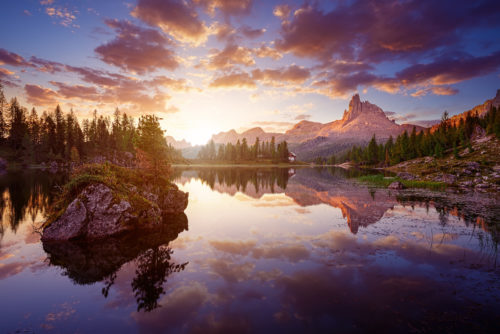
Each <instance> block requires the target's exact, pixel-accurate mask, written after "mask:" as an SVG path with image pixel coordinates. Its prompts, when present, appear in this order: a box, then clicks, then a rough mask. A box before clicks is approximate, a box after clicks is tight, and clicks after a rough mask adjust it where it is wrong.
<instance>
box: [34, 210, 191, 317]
mask: <svg viewBox="0 0 500 334" xmlns="http://www.w3.org/2000/svg"><path fill="white" fill-rule="evenodd" d="M187 229H188V220H187V217H186V215H185V214H180V215H168V216H165V217H164V221H163V226H162V227H161V229H159V230H154V231H147V232H139V231H137V232H131V233H127V234H125V235H121V236H116V237H110V238H106V239H105V240H97V241H93V242H83V241H78V240H76V241H67V242H52V243H51V242H46V243H44V244H43V248H44V250H45V252H46V253H47V254H48V259H49V263H50V264H51V265H55V266H59V267H61V268H63V269H64V273H63V275H66V276H68V277H69V278H70V279H71V280H72V281H73V282H75V283H77V284H82V285H83V284H93V283H95V282H103V283H104V287H103V288H102V291H101V292H102V294H103V296H104V297H105V298H107V297H108V296H109V293H110V289H111V287H112V286H113V285H114V283H115V279H116V277H117V275H116V274H117V272H118V270H119V269H120V268H121V267H122V266H123V265H124V264H126V263H129V262H131V261H134V262H135V264H136V271H135V277H134V278H133V279H132V283H131V287H132V290H133V291H134V294H135V297H136V300H137V310H143V311H146V312H149V311H152V310H154V309H155V308H157V307H158V306H159V305H158V300H159V298H160V297H161V295H162V294H164V293H165V290H164V285H165V283H166V282H167V278H168V277H169V276H170V275H171V274H172V273H176V272H180V271H182V270H184V269H185V267H186V266H187V265H188V262H186V263H182V264H176V263H173V262H172V258H171V256H172V254H173V250H172V249H171V248H170V247H169V246H168V244H169V243H170V242H171V241H173V240H175V239H176V238H177V236H178V235H179V233H181V232H182V231H185V230H187Z"/></svg>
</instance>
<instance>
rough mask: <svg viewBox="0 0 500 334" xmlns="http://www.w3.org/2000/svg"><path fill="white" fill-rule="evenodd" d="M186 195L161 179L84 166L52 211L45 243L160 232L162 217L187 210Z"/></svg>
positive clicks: (125, 170)
mask: <svg viewBox="0 0 500 334" xmlns="http://www.w3.org/2000/svg"><path fill="white" fill-rule="evenodd" d="M188 196H189V194H188V193H184V192H182V191H180V190H179V189H178V188H177V186H176V185H175V184H173V183H171V182H170V181H168V179H167V178H165V177H163V176H154V175H151V174H148V173H145V172H143V171H140V170H137V169H128V168H123V167H119V166H116V165H112V164H101V165H96V164H94V165H86V166H83V167H81V168H80V169H79V170H77V171H76V172H75V173H74V174H73V175H72V177H71V179H70V181H69V182H68V183H67V184H66V185H65V186H64V187H63V189H62V192H61V194H60V195H59V197H58V199H57V201H56V202H55V204H54V205H53V206H52V207H51V209H50V212H49V216H48V219H47V221H46V222H45V224H44V229H43V235H42V241H63V240H72V239H100V238H105V237H109V236H112V235H117V234H120V233H124V232H127V231H131V230H135V229H140V230H150V229H154V228H158V226H160V225H161V222H162V216H163V215H165V214H179V213H182V212H184V210H185V209H186V207H187V204H188Z"/></svg>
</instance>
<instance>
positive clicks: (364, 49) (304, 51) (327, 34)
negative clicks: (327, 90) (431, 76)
mask: <svg viewBox="0 0 500 334" xmlns="http://www.w3.org/2000/svg"><path fill="white" fill-rule="evenodd" d="M499 9H500V5H499V4H498V3H495V2H491V1H482V2H479V1H478V2H470V1H465V0H463V1H439V2H432V3H428V2H421V1H404V2H392V1H377V2H373V1H372V2H367V1H352V2H342V3H339V4H338V5H337V6H335V7H334V8H333V9H332V10H331V11H329V12H325V11H323V10H321V9H320V8H319V7H318V6H316V5H309V4H305V5H304V6H302V7H301V8H300V9H298V10H296V11H295V13H294V15H293V17H292V19H291V20H290V21H284V22H283V23H282V26H281V38H279V39H278V40H277V41H276V45H277V47H278V49H279V50H281V51H284V52H292V53H294V54H296V55H298V56H301V57H314V58H317V59H323V60H325V59H332V58H333V57H338V58H340V59H344V60H358V61H370V62H381V61H387V60H389V59H392V60H395V59H400V57H401V56H402V55H409V54H411V55H413V54H422V53H423V52H427V51H430V50H432V49H435V48H437V47H442V46H453V45H456V44H458V42H459V40H460V38H459V37H460V36H459V31H463V29H464V28H470V27H474V28H477V27H479V26H498V25H499V23H498V19H499V18H500V14H499V13H500V12H499ZM495 20H496V21H495Z"/></svg>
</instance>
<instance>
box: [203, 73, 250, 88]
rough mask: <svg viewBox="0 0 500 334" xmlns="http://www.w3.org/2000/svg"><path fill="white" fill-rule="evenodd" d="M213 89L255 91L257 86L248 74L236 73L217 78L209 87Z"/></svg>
mask: <svg viewBox="0 0 500 334" xmlns="http://www.w3.org/2000/svg"><path fill="white" fill-rule="evenodd" d="M209 86H210V87H212V88H245V89H255V88H257V85H256V84H255V81H254V80H253V79H252V78H251V77H250V75H249V74H248V73H244V72H236V73H231V74H225V75H222V76H219V77H217V78H215V79H214V80H213V81H212V82H211V83H210V85H209Z"/></svg>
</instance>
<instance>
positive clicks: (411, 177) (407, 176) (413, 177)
mask: <svg viewBox="0 0 500 334" xmlns="http://www.w3.org/2000/svg"><path fill="white" fill-rule="evenodd" d="M397 177H399V178H400V179H403V180H416V179H417V176H416V175H413V174H411V173H408V172H400V173H398V174H397Z"/></svg>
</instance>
